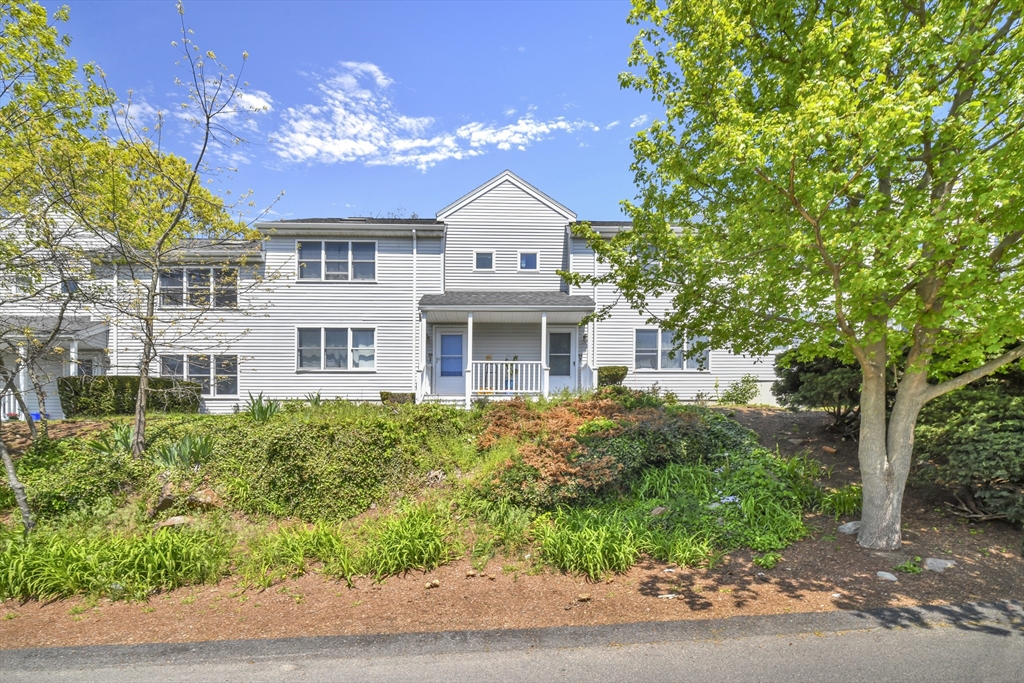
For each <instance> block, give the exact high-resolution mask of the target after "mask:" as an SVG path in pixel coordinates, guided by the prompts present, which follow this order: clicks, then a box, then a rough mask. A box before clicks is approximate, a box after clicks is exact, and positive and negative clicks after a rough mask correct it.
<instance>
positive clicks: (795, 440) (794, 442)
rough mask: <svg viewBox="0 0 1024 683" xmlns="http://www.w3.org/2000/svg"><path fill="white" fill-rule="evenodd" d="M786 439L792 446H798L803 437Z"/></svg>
mask: <svg viewBox="0 0 1024 683" xmlns="http://www.w3.org/2000/svg"><path fill="white" fill-rule="evenodd" d="M786 441H788V442H790V443H791V444H793V445H794V446H799V445H800V444H802V443H803V442H804V440H803V439H786Z"/></svg>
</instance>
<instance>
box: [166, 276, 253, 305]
mask: <svg viewBox="0 0 1024 683" xmlns="http://www.w3.org/2000/svg"><path fill="white" fill-rule="evenodd" d="M158 290H159V294H160V305H161V306H162V307H164V308H181V307H184V306H191V307H195V308H208V307H210V306H212V307H213V308H234V307H235V306H237V305H238V269H237V268H205V267H204V268H195V267H190V268H168V269H166V270H161V271H160V280H159V285H158Z"/></svg>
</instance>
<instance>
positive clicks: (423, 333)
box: [416, 312, 432, 401]
mask: <svg viewBox="0 0 1024 683" xmlns="http://www.w3.org/2000/svg"><path fill="white" fill-rule="evenodd" d="M417 366H418V367H417V368H416V371H417V373H418V376H419V380H418V382H419V384H418V385H417V386H418V388H419V392H420V393H419V395H418V396H417V397H416V400H417V401H421V400H423V396H424V394H426V393H427V387H428V386H429V384H430V382H431V381H432V380H430V379H428V378H427V372H426V370H427V314H426V313H424V312H420V357H419V359H418V360H417Z"/></svg>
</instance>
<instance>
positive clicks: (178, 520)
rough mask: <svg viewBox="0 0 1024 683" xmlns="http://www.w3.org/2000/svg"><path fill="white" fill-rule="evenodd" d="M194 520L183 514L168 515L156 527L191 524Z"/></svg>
mask: <svg viewBox="0 0 1024 683" xmlns="http://www.w3.org/2000/svg"><path fill="white" fill-rule="evenodd" d="M194 521H195V520H194V519H192V518H191V517H186V516H185V515H175V516H174V517H168V518H167V519H165V520H164V521H162V522H160V523H158V524H157V525H156V528H157V529H164V528H166V527H171V526H181V525H182V524H191V523H192V522H194Z"/></svg>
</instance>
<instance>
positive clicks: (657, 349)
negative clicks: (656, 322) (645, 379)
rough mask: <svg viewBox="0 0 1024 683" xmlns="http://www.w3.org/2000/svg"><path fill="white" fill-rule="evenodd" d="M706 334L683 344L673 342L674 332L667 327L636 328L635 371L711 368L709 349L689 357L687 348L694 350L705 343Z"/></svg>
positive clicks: (695, 370) (704, 370)
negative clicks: (663, 328) (664, 328)
mask: <svg viewBox="0 0 1024 683" xmlns="http://www.w3.org/2000/svg"><path fill="white" fill-rule="evenodd" d="M707 341H708V338H707V337H694V338H693V339H689V340H687V341H686V344H684V345H683V346H678V345H676V344H675V342H674V334H673V333H672V332H670V331H668V330H657V329H638V330H636V331H635V337H634V345H633V354H634V355H633V362H634V365H633V367H634V369H636V370H685V371H690V372H706V371H708V370H709V369H710V367H711V366H710V362H711V356H710V353H709V349H708V348H704V349H702V350H701V351H700V352H699V353H697V354H696V355H694V356H691V357H689V358H684V356H685V355H686V353H685V352H684V349H685V350H686V351H692V350H693V349H694V347H695V346H697V345H698V344H706V343H707Z"/></svg>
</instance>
